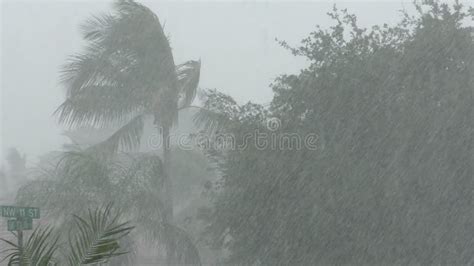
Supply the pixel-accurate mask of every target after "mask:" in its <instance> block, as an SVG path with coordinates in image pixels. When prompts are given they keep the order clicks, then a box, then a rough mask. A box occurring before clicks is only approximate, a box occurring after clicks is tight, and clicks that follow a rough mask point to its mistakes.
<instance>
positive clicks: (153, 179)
mask: <svg viewBox="0 0 474 266" xmlns="http://www.w3.org/2000/svg"><path fill="white" fill-rule="evenodd" d="M178 154H179V153H178ZM187 155H190V154H187ZM187 158H192V159H193V160H195V161H196V157H195V156H194V157H192V156H191V157H189V156H188V157H187ZM51 160H53V161H56V162H51V163H49V164H45V165H43V166H42V167H41V168H36V169H35V170H34V171H31V172H34V173H36V175H35V178H34V180H32V181H29V182H28V183H26V184H25V185H24V186H22V187H21V188H20V189H19V190H18V192H17V195H16V203H17V204H18V205H32V204H35V205H36V206H43V207H42V210H43V213H44V216H45V218H46V219H48V218H53V219H54V220H55V221H58V222H59V223H60V224H61V226H60V230H61V231H69V230H71V229H72V228H71V227H70V225H71V224H72V222H71V221H70V214H71V213H79V212H81V211H82V210H83V209H84V208H86V207H89V208H91V207H93V206H97V205H103V204H106V203H107V202H109V201H113V202H114V204H115V205H116V206H120V208H121V210H122V217H124V218H125V219H129V220H131V221H132V222H133V223H134V224H135V225H136V228H137V229H136V232H135V234H134V236H133V237H131V239H130V241H129V242H130V243H131V244H133V245H135V244H139V241H137V240H139V239H146V240H160V243H163V244H164V245H165V247H171V248H169V250H168V248H167V252H169V253H168V255H169V257H170V258H171V259H170V260H175V261H174V262H173V263H178V262H179V263H183V264H186V265H199V264H200V257H199V253H198V249H197V247H196V246H195V244H194V239H192V238H190V237H189V236H188V235H187V234H186V232H184V231H183V230H182V229H181V228H179V227H178V226H177V225H176V223H174V224H172V223H169V222H168V221H166V220H165V219H164V215H163V211H164V210H165V208H164V203H163V202H162V199H161V198H160V194H159V193H156V191H157V190H159V189H160V188H161V187H162V186H163V183H164V173H163V167H162V161H161V159H160V158H159V156H158V155H157V154H153V153H143V152H141V153H125V152H124V153H120V154H119V155H116V156H113V157H111V156H104V153H103V152H101V151H97V150H87V149H86V150H81V149H79V148H78V147H74V149H72V150H70V151H67V152H64V153H61V154H57V155H56V156H53V158H51ZM171 165H172V166H174V167H173V168H170V171H171V172H173V169H174V171H176V168H178V167H179V166H180V165H177V157H176V156H173V161H172V163H171ZM181 166H182V165H181ZM188 166H189V163H188ZM191 169H192V170H194V171H196V170H197V169H198V168H197V167H194V168H191ZM195 174H197V173H195ZM201 174H202V173H201ZM176 177H178V178H179V174H178V175H177V176H176ZM178 180H179V179H178ZM51 195H54V196H51ZM137 251H138V250H137ZM129 255H131V256H126V257H120V262H123V261H124V259H129V260H130V261H133V260H134V259H136V256H135V255H138V254H129ZM113 265H119V264H118V262H114V264H113ZM125 265H128V264H125Z"/></svg>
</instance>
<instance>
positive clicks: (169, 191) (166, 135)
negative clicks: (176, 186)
mask: <svg viewBox="0 0 474 266" xmlns="http://www.w3.org/2000/svg"><path fill="white" fill-rule="evenodd" d="M170 163H171V143H170V126H169V125H163V172H164V174H165V182H164V186H165V187H164V190H165V197H166V198H165V205H166V206H165V220H166V222H167V223H170V224H172V222H173V182H172V180H171V176H170V172H169V168H170V166H171V165H170Z"/></svg>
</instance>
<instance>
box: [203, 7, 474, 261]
mask: <svg viewBox="0 0 474 266" xmlns="http://www.w3.org/2000/svg"><path fill="white" fill-rule="evenodd" d="M416 10H417V11H418V13H417V14H416V15H415V16H409V15H408V14H404V15H403V17H402V20H401V22H400V23H399V24H398V25H396V26H388V25H383V26H381V27H379V26H375V27H373V28H372V29H362V28H359V27H358V26H357V20H356V17H355V16H353V15H350V14H348V13H347V12H346V11H338V10H337V9H335V10H334V11H333V12H332V13H330V16H331V17H332V18H333V19H334V21H335V23H336V24H335V26H334V27H331V28H330V29H328V30H324V29H319V28H318V29H317V30H316V31H314V32H312V33H311V34H310V36H309V37H308V38H307V39H305V40H303V42H302V45H301V47H297V48H291V47H289V46H288V45H287V44H286V43H284V42H282V45H283V46H285V47H287V48H289V49H290V50H291V51H292V52H293V53H294V54H295V55H298V56H304V57H306V58H307V59H308V60H309V61H310V62H311V64H310V66H309V67H308V68H306V69H304V70H302V71H301V73H300V74H298V75H283V76H281V77H279V78H278V79H277V80H276V81H275V82H274V84H273V89H274V92H275V96H274V99H273V101H272V102H271V105H270V108H268V109H266V108H263V107H262V106H258V105H252V104H247V105H244V106H239V105H237V104H236V103H235V101H233V100H232V99H231V98H230V97H228V96H226V95H223V94H220V93H218V92H215V91H210V92H208V95H207V98H206V100H205V107H206V109H207V111H203V112H201V114H200V116H199V117H198V121H199V122H201V123H202V122H204V124H206V125H207V129H211V130H212V129H216V128H218V130H219V132H220V133H222V132H225V133H229V134H233V135H234V136H236V139H237V140H238V141H241V140H242V139H243V136H244V135H245V133H248V132H253V131H255V130H260V131H261V132H267V133H272V132H273V131H269V130H268V129H266V128H265V121H266V119H268V118H274V117H276V118H278V119H279V120H280V121H281V127H280V128H279V129H278V130H277V131H275V133H276V134H277V137H280V138H281V137H282V136H283V135H284V134H287V133H297V134H298V135H299V136H305V135H307V134H310V133H316V134H318V136H319V138H318V142H317V143H318V148H317V150H315V151H314V150H312V149H307V148H306V149H305V148H304V147H303V148H302V149H300V150H288V149H287V150H272V149H270V148H267V149H260V148H259V147H257V146H256V145H255V143H256V142H255V141H253V139H252V140H250V141H248V143H249V144H250V145H249V146H248V147H247V148H246V149H228V150H219V149H218V150H211V151H210V152H209V153H210V155H211V156H212V157H213V158H216V161H217V162H219V168H220V170H221V171H222V173H223V177H222V180H221V182H219V183H217V184H216V186H215V187H214V193H213V194H214V195H215V196H214V205H213V208H212V209H210V210H208V212H207V215H204V217H205V219H206V220H207V221H208V227H207V232H208V234H207V235H208V237H209V238H210V240H211V242H212V244H213V245H214V246H215V247H220V248H227V249H228V250H229V251H230V256H229V258H228V259H229V262H231V263H237V264H245V265H248V264H262V265H315V264H323V265H327V264H352V263H355V264H359V263H360V264H394V263H401V264H413V263H416V264H418V263H421V264H469V263H472V259H473V256H472V250H471V249H470V247H472V245H473V244H474V242H473V241H474V240H473V239H474V231H473V230H472V226H473V220H474V211H473V210H474V209H473V208H472V198H473V196H474V194H473V191H474V182H473V181H472V176H473V173H474V172H473V170H474V169H473V166H472V160H473V158H474V157H473V156H474V154H473V151H474V150H473V147H472V132H473V130H474V123H473V120H472V117H473V115H474V109H473V108H472V102H473V91H474V43H473V35H472V34H473V28H472V27H467V26H465V24H463V22H465V21H466V20H469V19H472V18H473V15H474V14H473V11H472V9H470V10H469V11H466V10H465V9H463V8H462V6H461V5H460V4H458V3H456V4H454V5H452V6H448V5H446V4H440V3H438V2H436V1H425V2H424V4H423V5H416ZM216 122H218V124H216ZM214 136H216V133H215V131H214ZM205 214H206V212H205Z"/></svg>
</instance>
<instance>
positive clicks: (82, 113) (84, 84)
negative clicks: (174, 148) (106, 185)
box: [56, 0, 201, 222]
mask: <svg viewBox="0 0 474 266" xmlns="http://www.w3.org/2000/svg"><path fill="white" fill-rule="evenodd" d="M82 33H83V38H84V39H85V40H86V42H87V47H86V48H85V50H84V52H83V53H81V54H76V55H74V56H73V57H71V58H70V62H69V63H68V64H66V65H65V66H64V68H63V72H62V73H63V75H62V81H63V83H64V85H65V87H66V89H67V99H66V101H65V102H64V103H63V104H62V105H61V106H60V107H59V108H58V110H57V112H56V113H57V114H58V116H59V121H60V122H61V123H63V124H65V125H67V126H69V127H71V128H75V127H79V126H91V127H96V128H100V127H111V126H115V127H118V129H117V131H116V132H115V133H114V134H112V135H111V136H110V137H109V138H108V139H107V140H105V141H104V142H102V143H100V144H98V145H96V146H95V147H93V148H94V149H97V150H101V151H105V152H109V153H114V152H116V151H119V150H127V149H134V148H137V147H138V146H139V144H140V139H141V135H142V132H143V127H144V121H145V119H146V117H148V116H151V117H153V120H154V123H155V125H156V126H157V127H158V128H159V134H160V135H161V136H162V140H163V141H162V144H163V162H164V164H163V167H164V171H165V176H166V180H165V194H166V196H165V198H166V208H167V211H166V214H165V216H166V220H167V221H170V222H171V221H172V219H173V199H172V180H171V177H170V176H169V174H168V173H167V172H168V171H167V166H168V164H169V161H170V156H171V155H170V128H171V127H172V125H173V124H174V123H175V122H176V121H177V114H178V111H179V110H180V109H182V108H185V107H187V106H189V105H190V104H191V103H192V101H193V99H194V97H195V95H196V89H197V86H198V82H199V74H200V65H201V64H200V61H188V62H185V63H184V64H181V65H178V66H176V65H175V63H174V59H173V54H172V52H171V47H170V44H169V40H168V38H167V37H166V36H165V33H164V31H163V28H162V26H161V24H160V22H159V20H158V17H157V16H156V15H155V14H154V13H153V12H152V11H151V10H150V9H148V8H147V7H145V6H143V5H141V4H139V3H136V2H134V1H132V0H120V1H117V2H115V4H114V12H113V13H111V14H104V15H101V16H93V17H92V18H90V19H89V20H88V21H87V22H86V23H85V24H84V25H83V26H82Z"/></svg>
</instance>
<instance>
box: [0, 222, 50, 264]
mask: <svg viewBox="0 0 474 266" xmlns="http://www.w3.org/2000/svg"><path fill="white" fill-rule="evenodd" d="M0 240H1V241H3V242H5V243H6V244H7V245H9V246H10V248H7V249H5V250H2V253H3V252H5V253H8V255H7V256H6V257H5V258H4V259H3V260H2V261H4V260H8V265H25V266H27V265H55V264H56V263H55V259H54V255H55V252H56V251H57V249H58V245H57V243H58V236H57V235H55V234H54V233H53V230H52V228H51V227H46V228H44V229H43V228H40V227H38V228H37V229H35V230H34V231H33V233H32V234H31V235H30V237H29V238H28V241H27V242H26V244H25V246H24V247H23V249H20V247H19V246H18V245H17V244H15V243H13V242H11V241H8V240H6V239H3V238H0Z"/></svg>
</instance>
